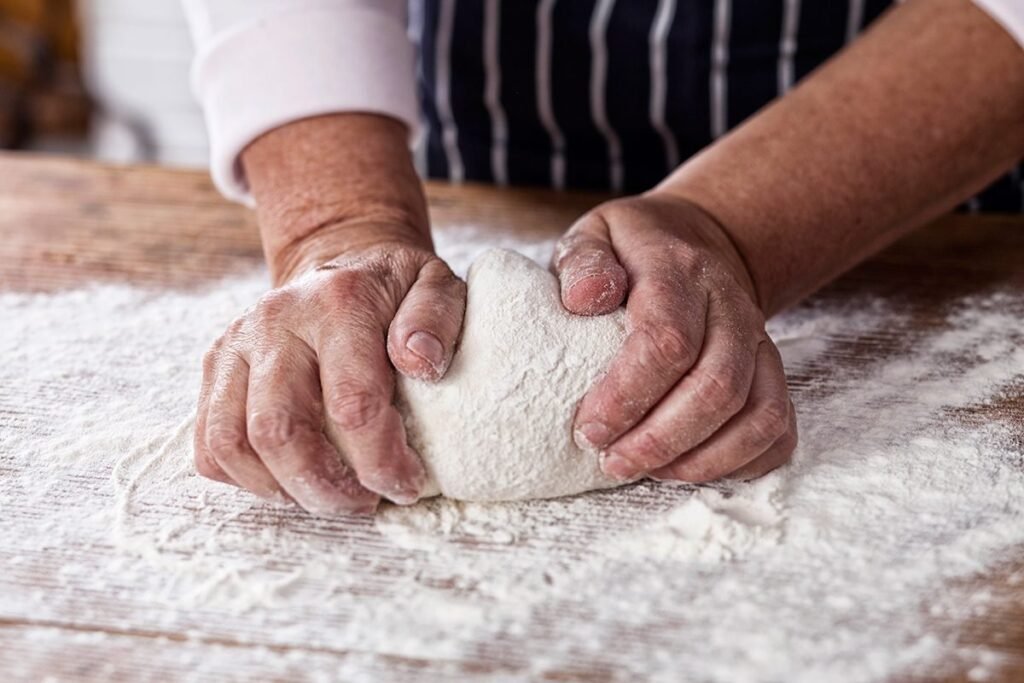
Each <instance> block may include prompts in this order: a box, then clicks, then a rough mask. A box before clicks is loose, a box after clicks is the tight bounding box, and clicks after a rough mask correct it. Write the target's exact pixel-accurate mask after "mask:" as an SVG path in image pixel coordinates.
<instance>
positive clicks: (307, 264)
mask: <svg viewBox="0 0 1024 683" xmlns="http://www.w3.org/2000/svg"><path fill="white" fill-rule="evenodd" d="M389 246H391V247H403V248H411V249H418V250H422V251H431V252H432V251H433V249H434V246H433V242H432V240H431V237H430V232H429V229H428V228H427V227H426V226H423V227H419V226H413V225H408V224H404V223H402V222H399V221H392V220H384V219H382V216H381V215H378V216H376V217H370V216H367V217H364V218H361V219H358V220H353V221H343V222H337V223H331V224H327V225H323V226H320V227H319V228H318V229H317V230H315V231H313V232H310V233H308V234H307V235H306V236H305V237H303V238H302V239H301V240H299V241H296V242H293V243H291V244H288V245H286V246H284V247H282V248H281V249H279V250H277V251H276V252H275V253H274V254H270V253H269V252H268V253H267V264H268V265H269V267H270V273H271V277H272V278H273V281H274V284H275V285H281V284H284V283H286V282H290V281H291V280H294V279H295V278H297V277H300V276H301V275H303V274H305V273H308V272H309V271H311V270H314V269H316V268H317V267H319V266H322V265H324V264H325V263H328V262H329V261H332V260H334V259H336V258H338V257H339V256H343V255H346V254H355V253H357V252H360V251H364V250H367V249H372V248H383V247H389Z"/></svg>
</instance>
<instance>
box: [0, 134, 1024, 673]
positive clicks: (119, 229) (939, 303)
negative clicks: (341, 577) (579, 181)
mask: <svg viewBox="0 0 1024 683" xmlns="http://www.w3.org/2000/svg"><path fill="white" fill-rule="evenodd" d="M428 196H429V199H430V204H431V212H432V216H433V220H434V223H435V225H437V226H440V227H442V228H444V227H451V226H457V225H460V224H475V225H486V226H488V227H489V228H491V229H493V230H494V231H495V233H496V234H500V233H503V232H504V233H509V232H514V231H519V232H522V231H523V230H527V231H531V232H535V233H536V234H544V235H547V234H555V233H557V232H559V231H560V230H562V229H564V228H565V227H566V226H568V225H569V224H570V223H571V222H572V221H573V220H574V219H575V218H576V217H577V216H578V215H579V214H580V213H581V212H582V211H584V210H585V209H586V208H588V207H590V206H593V205H594V204H596V203H598V202H599V201H601V199H602V198H601V197H600V196H597V195H588V194H569V193H553V192H548V191H541V190H496V189H493V188H487V187H479V186H462V187H451V186H447V185H440V184H429V185H428ZM260 261H261V250H260V244H259V240H258V237H257V233H256V229H255V224H254V221H253V218H252V215H251V214H250V213H249V212H247V211H245V210H243V209H241V208H239V207H237V206H233V205H230V204H227V203H226V202H224V201H223V200H222V199H221V198H220V197H219V195H217V193H216V192H215V191H214V189H213V188H212V187H211V185H210V183H209V182H208V180H207V178H206V176H205V174H202V173H198V172H186V171H174V170H167V169H160V168H150V167H132V168H121V167H112V166H99V165H94V164H91V163H85V162H81V161H71V160H65V159H55V158H49V159H46V158H37V157H28V156H20V155H11V154H3V155H0V289H3V290H15V291H54V290H59V289H63V288H68V287H75V286H79V285H82V284H84V283H87V282H92V281H107V282H117V281H122V282H131V283H134V284H136V285H144V286H151V287H154V288H167V287H173V288H182V289H189V288H192V287H196V286H200V285H202V284H204V283H208V282H210V281H212V280H216V279H218V278H222V277H224V276H225V275H227V274H231V273H236V272H240V271H245V270H248V269H251V268H253V267H254V266H255V265H256V264H258V263H260ZM997 285H998V286H1000V287H1002V288H1004V289H1008V290H1011V291H1014V292H1019V293H1021V295H1022V297H1024V219H1022V218H1020V217H1010V216H1001V217H1000V216H996V217H980V216H953V217H949V218H946V219H943V220H941V221H939V222H937V223H936V224H934V225H932V226H930V227H929V228H927V229H925V230H922V231H920V232H919V233H917V234H915V235H914V236H912V237H910V238H908V239H906V240H903V241H902V242H900V243H899V244H897V245H895V246H894V247H892V248H890V249H888V250H887V251H885V252H884V253H883V254H881V255H879V256H878V257H876V258H874V259H872V260H871V261H869V262H868V263H865V264H864V265H862V266H861V267H859V268H857V269H856V270H854V271H853V272H851V273H849V274H848V275H846V276H845V277H843V278H841V279H840V280H838V281H837V282H836V283H834V284H833V285H831V286H829V287H828V288H826V289H825V290H824V291H823V292H821V293H820V294H818V295H817V296H816V298H815V301H817V302H819V303H821V302H828V301H834V300H840V299H843V300H845V299H849V298H851V297H885V298H887V299H890V300H892V301H895V302H898V303H899V304H900V306H901V307H902V309H903V310H905V311H906V312H907V313H908V314H909V315H910V316H911V318H912V320H913V324H914V325H915V326H916V327H917V328H919V329H921V330H927V329H929V328H930V327H933V326H937V325H939V324H941V322H942V321H943V320H944V315H945V313H944V311H943V303H944V302H947V301H949V300H950V299H952V298H956V297H962V296H965V295H969V294H971V293H974V292H981V291H983V290H987V289H990V288H991V287H993V286H997ZM812 303H813V302H812ZM907 343H910V342H909V341H908V340H907V339H906V338H904V337H901V336H899V335H892V336H891V337H884V338H881V339H876V340H873V341H870V342H868V341H865V340H864V339H851V340H849V342H848V343H847V344H845V345H842V344H841V345H839V346H838V347H837V348H836V349H835V350H834V351H833V352H831V353H830V356H829V364H822V365H820V366H814V367H809V368H805V369H804V371H803V373H802V374H797V375H795V376H792V377H791V378H790V381H791V385H792V386H793V387H794V388H795V389H797V390H801V389H802V390H806V391H813V390H814V387H815V386H817V383H816V380H817V379H818V378H820V377H821V376H824V375H827V374H828V373H830V372H834V371H835V367H836V365H837V364H839V365H842V364H844V363H846V364H852V365H856V364H863V363H867V362H872V361H874V360H876V359H877V357H878V355H879V354H883V353H895V352H896V351H898V350H899V349H900V348H901V345H904V344H907ZM0 393H2V390H0ZM1022 396H1024V391H1021V392H1016V393H1015V394H1013V395H1010V396H1008V397H1006V398H1005V400H1003V401H1000V402H997V403H995V404H990V405H986V406H984V407H982V408H977V409H970V410H965V411H964V414H963V415H961V416H960V418H961V419H963V420H964V421H965V422H966V423H970V422H971V421H974V422H976V423H984V422H987V421H992V420H999V421H1008V422H1010V423H1015V424H1017V425H1021V430H1020V433H1024V398H1022ZM0 412H2V411H0ZM11 419H14V418H13V417H12V418H11ZM0 424H3V423H2V422H0ZM1021 444H1022V447H1024V438H1022V439H1021ZM2 468H3V460H2V458H0V476H2ZM103 483H104V482H103V481H100V480H98V479H97V480H96V481H91V482H90V481H83V483H82V485H83V486H85V487H88V488H90V489H91V490H98V489H99V488H100V487H102V486H103ZM17 514H23V515H36V514H44V513H43V511H39V510H22V511H20V512H17ZM320 531H321V532H322V533H324V534H331V533H339V532H338V531H337V530H333V531H332V530H331V529H329V528H324V529H321V530H320ZM349 531H351V530H349ZM368 542H369V541H368ZM1020 550H1021V552H1019V553H1016V554H1012V555H1011V556H1008V557H1006V558H1005V562H1003V563H1002V564H1001V565H1000V566H998V567H997V568H996V569H994V570H993V571H991V572H989V573H987V574H986V575H984V576H977V577H972V578H970V579H968V580H964V581H962V582H960V583H958V584H956V585H953V586H949V587H947V590H949V591H951V592H953V593H954V594H959V593H962V594H963V595H964V596H968V595H970V594H971V593H973V592H975V591H978V590H982V589H983V590H987V591H990V592H991V593H992V594H993V595H994V596H995V599H994V600H993V601H992V603H991V604H992V605H993V606H994V607H993V608H992V609H990V610H989V611H987V612H986V613H985V614H983V615H980V616H978V615H973V616H972V615H969V614H968V615H943V616H934V617H931V619H932V620H933V623H934V626H935V628H936V629H937V630H939V631H946V632H950V633H957V634H958V637H959V639H960V642H961V643H962V644H963V645H965V646H970V645H984V646H986V647H988V648H990V649H992V650H994V651H997V652H999V653H1002V654H1003V655H1005V661H1004V664H1005V666H1003V668H1001V669H1000V670H999V671H998V674H997V676H996V677H995V678H992V679H989V680H996V681H1006V682H1010V681H1020V680H1024V590H1022V587H1021V586H1020V585H1016V584H1015V579H1014V575H1015V572H1020V571H1021V570H1022V569H1024V549H1020ZM2 557H3V553H2V550H0V558H2ZM58 569H59V567H56V566H55V567H49V568H47V567H36V568H35V571H36V573H35V574H34V576H38V577H49V578H37V579H34V581H35V582H36V585H37V586H38V587H39V588H40V589H46V588H47V586H48V585H50V584H49V583H48V582H49V581H52V582H53V583H54V585H56V582H57V581H58V579H57V578H55V576H56V573H57V572H58ZM1018 576H1019V574H1018ZM958 592H959V593H958ZM118 600H119V598H118V596H117V593H116V591H114V592H112V593H110V594H106V595H105V594H103V593H102V592H100V593H97V594H93V595H88V596H80V597H79V598H78V599H77V602H75V603H74V605H76V606H77V608H79V609H82V610H85V612H83V614H84V613H92V614H94V617H92V618H81V617H79V616H70V615H69V616H67V617H62V616H60V615H59V614H57V613H53V614H48V613H45V611H42V612H37V613H24V614H22V615H21V616H18V617H17V618H3V619H0V642H2V644H3V647H4V648H6V649H7V652H8V655H9V656H11V657H17V658H18V659H19V661H21V662H22V663H23V664H24V669H25V670H26V671H29V672H31V673H32V674H33V675H34V676H35V677H38V678H42V677H43V676H44V675H54V676H57V677H59V678H62V679H76V678H90V679H97V678H107V679H109V680H114V679H120V680H170V679H173V678H174V677H175V673H176V670H177V669H176V668H175V667H177V666H179V665H180V662H181V661H183V660H185V661H195V662H203V661H210V662H220V661H223V658H213V657H207V655H208V654H209V653H210V652H213V651H215V650H217V651H220V650H224V649H234V650H237V651H238V653H239V655H238V658H237V662H236V666H235V667H234V668H232V669H231V670H230V671H224V670H218V669H216V668H212V669H210V670H209V671H206V670H203V673H202V679H203V680H211V681H213V680H223V678H224V677H225V676H228V675H230V676H236V677H237V676H241V675H245V676H249V677H252V678H262V677H263V674H264V672H263V671H262V670H261V669H260V668H259V667H257V666H255V665H252V666H250V664H249V663H248V658H247V657H246V654H245V653H246V652H247V651H250V650H251V649H252V648H262V650H261V651H263V654H262V655H261V658H260V659H259V660H258V661H260V662H262V663H263V664H264V665H265V664H266V663H267V662H268V661H269V660H268V659H267V658H268V657H270V658H275V657H276V658H279V659H280V662H279V663H280V665H281V671H282V672H284V673H282V674H280V675H279V678H280V679H281V680H287V679H288V678H292V677H294V676H295V675H297V674H296V672H295V670H293V669H292V668H289V667H292V666H293V665H292V664H291V663H290V661H291V660H289V658H288V655H289V650H290V649H294V648H288V647H278V646H275V645H273V644H272V643H271V644H260V642H261V640H260V634H259V633H258V632H257V631H254V632H252V633H238V634H234V635H232V634H230V633H217V632H216V629H213V630H212V631H210V632H209V633H207V634H206V635H199V636H190V635H188V634H186V633H183V632H182V631H180V630H171V629H166V628H161V627H160V626H159V625H154V626H152V627H150V628H141V627H138V626H133V625H131V624H132V623H133V622H132V620H131V619H130V618H129V615H127V614H125V613H124V610H125V609H127V606H123V605H120V604H119V602H118ZM922 609H924V610H926V609H927V605H922ZM90 610H92V612H90ZM200 616H201V615H200ZM119 623H125V624H129V625H128V626H124V627H121V626H118V624H119ZM153 623H154V624H158V623H159V622H158V620H154V622H153ZM965 624H966V626H965ZM197 628H198V624H197ZM92 634H106V635H107V636H108V638H107V640H106V641H105V644H106V646H107V647H106V650H105V654H104V657H102V658H101V657H98V655H97V654H96V653H95V652H94V651H93V650H92V649H91V648H90V646H89V643H90V640H89V638H90V636H91V635H92ZM40 643H45V644H48V645H46V646H40ZM54 643H56V644H58V645H59V647H53V644H54ZM111 643H113V645H111ZM254 643H256V644H254ZM111 648H112V649H111ZM268 648H269V652H270V653H271V654H270V655H267V653H266V650H267V649H268ZM275 648H276V649H275ZM299 654H300V655H302V656H303V657H307V658H309V659H310V660H312V659H317V660H323V662H325V666H338V667H341V666H343V664H344V662H345V661H346V660H350V659H352V658H358V657H364V659H365V661H364V662H363V664H364V665H365V666H364V667H363V670H364V671H366V672H367V673H368V675H371V676H374V675H376V676H378V677H388V676H391V677H396V672H406V673H409V672H412V673H409V676H410V679H411V678H414V677H415V673H416V672H417V671H420V672H422V671H427V670H429V671H430V672H432V673H434V674H438V673H439V672H443V671H449V669H446V668H445V667H446V665H445V663H444V662H431V661H426V660H417V659H403V658H391V659H389V658H387V657H381V656H371V655H368V654H367V653H353V652H343V651H332V650H330V649H323V648H311V649H309V651H307V652H300V653H299ZM471 669H472V667H471V666H470V667H469V668H467V665H466V664H465V663H462V664H460V665H459V666H457V667H456V668H455V669H451V670H450V673H472V672H473V671H472V670H471ZM197 670H198V669H197ZM481 671H487V672H490V673H498V671H496V670H495V669H494V668H493V665H492V668H486V667H485V668H483V669H480V670H478V671H477V673H479V672H481ZM608 675H609V672H607V671H605V672H603V673H602V671H600V670H593V669H591V670H587V669H585V668H584V669H580V670H574V669H567V670H566V671H565V672H563V673H562V674H561V675H552V677H551V678H550V679H551V680H600V679H602V678H606V677H607V676H608ZM942 678H943V679H945V680H951V681H967V680H969V679H968V672H966V671H961V672H956V673H954V674H953V675H947V674H943V676H942ZM914 680H918V679H916V678H915V679H914ZM920 680H935V677H933V676H922V677H920Z"/></svg>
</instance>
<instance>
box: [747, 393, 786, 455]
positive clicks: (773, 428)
mask: <svg viewBox="0 0 1024 683" xmlns="http://www.w3.org/2000/svg"><path fill="white" fill-rule="evenodd" d="M748 428H749V429H750V431H751V432H752V433H753V435H754V439H755V442H756V443H757V444H760V445H770V444H773V443H775V442H776V441H777V440H778V439H779V437H781V436H782V435H783V434H785V433H786V430H787V429H788V428H789V402H788V401H786V400H785V399H783V398H780V397H773V398H771V399H768V400H766V401H764V402H762V403H761V404H760V405H758V406H757V407H756V408H755V410H754V411H753V412H752V413H751V415H750V419H749V421H748Z"/></svg>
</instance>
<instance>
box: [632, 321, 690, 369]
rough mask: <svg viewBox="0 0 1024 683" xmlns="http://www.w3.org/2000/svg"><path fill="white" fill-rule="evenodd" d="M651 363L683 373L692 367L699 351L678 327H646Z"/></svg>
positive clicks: (644, 331)
mask: <svg viewBox="0 0 1024 683" xmlns="http://www.w3.org/2000/svg"><path fill="white" fill-rule="evenodd" d="M642 333H643V334H644V335H645V336H646V337H647V342H648V344H647V346H648V354H649V357H650V363H651V364H652V365H653V366H654V367H656V368H658V369H662V370H666V371H675V372H682V371H684V370H686V369H687V368H689V367H690V365H691V363H692V362H693V360H694V359H695V358H696V356H697V351H696V349H695V348H694V347H693V345H692V344H691V343H690V340H689V339H687V337H686V335H685V334H684V333H683V331H682V330H681V329H679V328H678V327H674V326H672V325H666V324H662V325H657V326H651V327H645V328H643V329H642Z"/></svg>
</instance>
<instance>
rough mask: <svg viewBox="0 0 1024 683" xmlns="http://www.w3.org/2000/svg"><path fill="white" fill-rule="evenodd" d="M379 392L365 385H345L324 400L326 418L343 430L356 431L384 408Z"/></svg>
mask: <svg viewBox="0 0 1024 683" xmlns="http://www.w3.org/2000/svg"><path fill="white" fill-rule="evenodd" d="M384 403H385V401H384V399H383V397H382V396H381V394H380V392H379V391H377V390H375V389H371V388H369V387H367V386H365V385H360V384H354V383H345V384H342V385H340V386H338V387H336V389H335V391H334V392H332V393H331V395H330V396H328V397H326V398H325V401H324V411H325V412H326V413H327V418H328V419H329V420H330V421H331V422H332V423H334V424H335V425H337V426H338V427H340V428H341V429H344V430H352V431H354V430H357V429H361V428H362V427H365V426H366V425H367V424H369V423H370V422H371V421H373V419H374V418H375V417H377V415H378V414H379V413H380V412H381V410H382V409H383V407H384Z"/></svg>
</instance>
